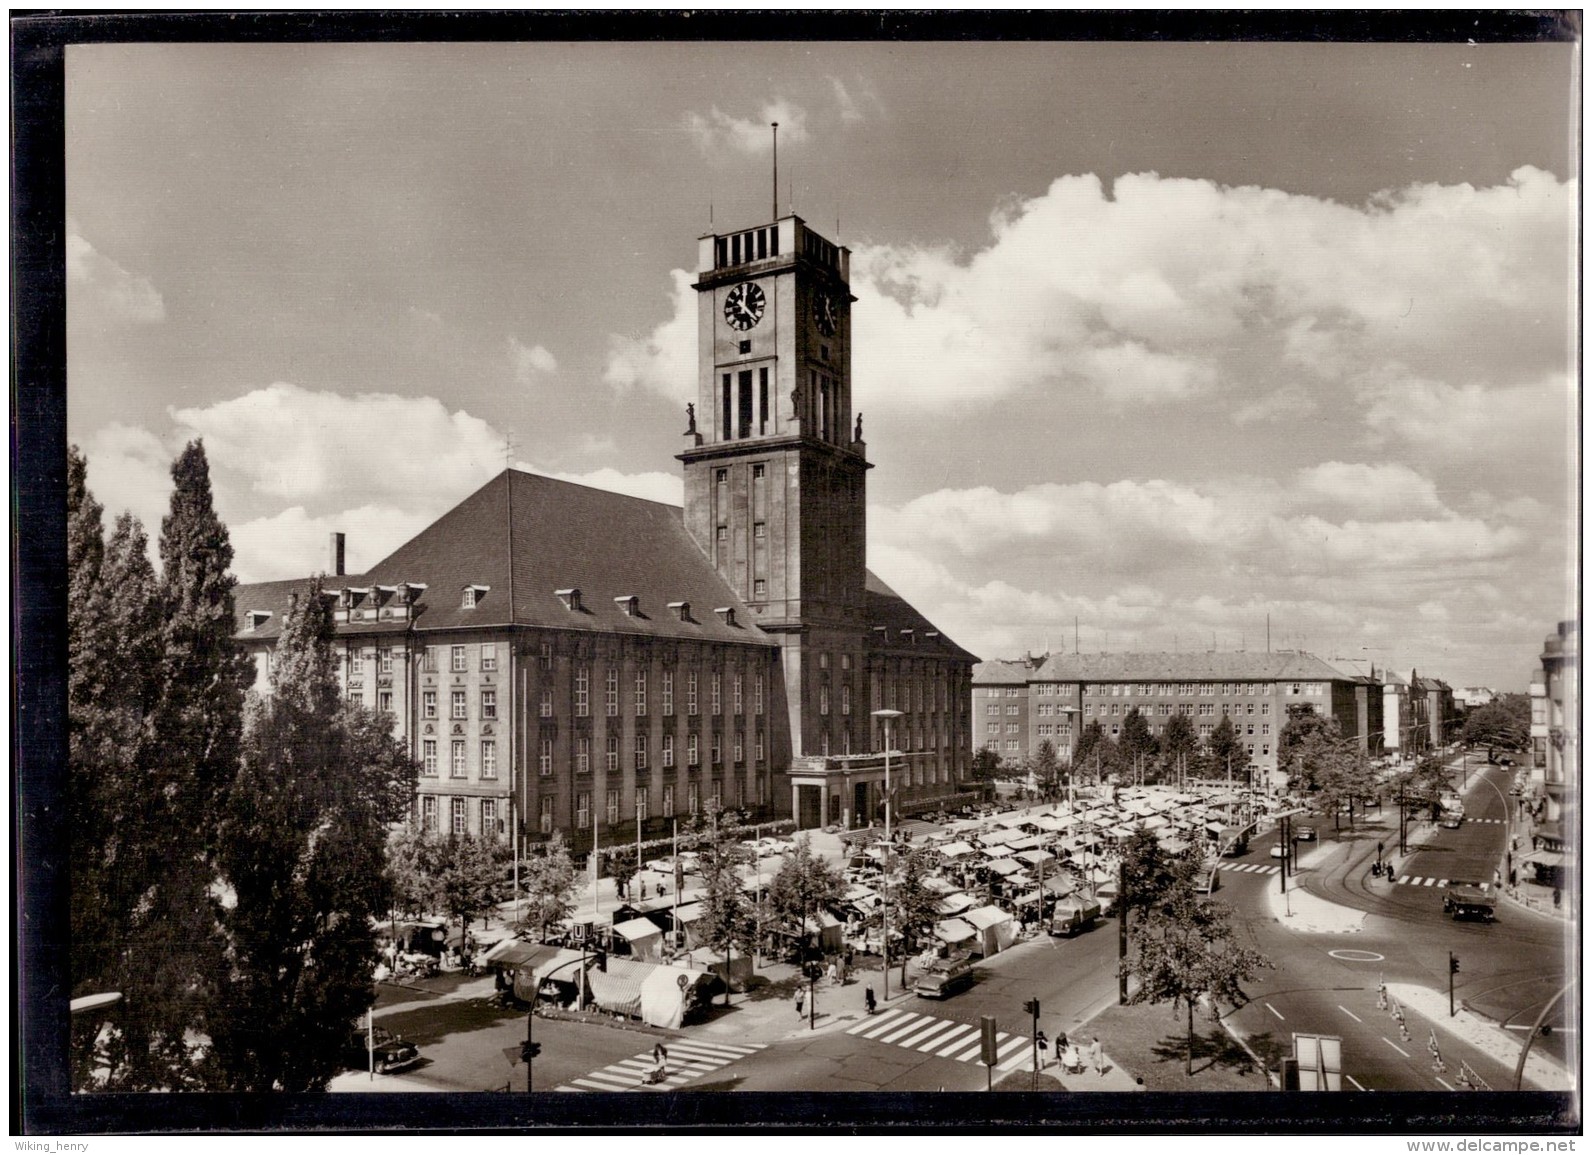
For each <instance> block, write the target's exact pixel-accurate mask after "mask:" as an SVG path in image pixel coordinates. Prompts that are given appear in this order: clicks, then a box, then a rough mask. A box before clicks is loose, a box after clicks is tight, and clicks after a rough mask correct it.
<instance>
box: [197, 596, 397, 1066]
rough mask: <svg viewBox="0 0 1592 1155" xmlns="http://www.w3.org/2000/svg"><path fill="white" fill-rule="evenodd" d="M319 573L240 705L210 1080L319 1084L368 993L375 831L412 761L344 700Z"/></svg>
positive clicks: (380, 845) (225, 845)
mask: <svg viewBox="0 0 1592 1155" xmlns="http://www.w3.org/2000/svg"><path fill="white" fill-rule="evenodd" d="M332 636H333V626H332V614H331V605H330V600H329V599H328V598H327V597H326V596H325V595H324V592H323V590H322V588H321V581H320V579H319V578H317V579H314V580H312V581H311V582H310V583H309V588H308V589H307V590H306V591H305V592H304V593H303V594H302V595H301V596H300V597H298V598H297V599H296V600H295V602H294V604H293V605H292V608H291V609H290V610H289V611H288V614H287V617H286V620H285V621H284V622H283V624H282V633H281V635H280V638H279V640H278V643H277V649H276V667H275V670H274V672H273V674H272V678H271V696H270V697H269V698H268V699H265V700H256V701H255V702H253V703H252V704H251V709H250V711H249V717H248V722H247V726H246V729H245V735H244V742H243V756H242V759H241V763H240V767H239V771H238V775H237V778H236V781H235V782H234V783H233V785H232V788H231V789H230V790H229V791H228V792H227V795H226V798H225V802H224V805H223V806H222V808H221V810H220V822H219V829H218V835H217V846H218V854H217V859H218V862H219V864H220V866H221V870H222V875H223V879H224V881H225V883H226V885H227V886H228V888H229V889H230V891H231V893H232V896H233V898H232V901H231V902H230V903H225V902H224V903H223V904H222V909H221V911H220V922H221V927H222V930H223V933H224V941H225V946H226V965H225V968H224V970H223V972H222V974H221V976H220V979H219V981H218V983H217V986H218V988H219V997H218V998H217V1000H216V1002H215V1004H214V1005H213V1006H212V1007H211V1013H210V1017H209V1028H210V1031H209V1033H210V1036H211V1040H212V1043H213V1053H212V1063H213V1071H214V1077H215V1078H216V1081H217V1082H218V1083H219V1084H220V1085H222V1086H224V1087H226V1088H228V1089H230V1090H235V1091H268V1090H284V1091H314V1090H324V1089H325V1086H326V1083H327V1082H328V1081H329V1080H330V1079H331V1077H332V1076H333V1075H334V1074H336V1072H337V1070H338V1069H339V1065H340V1054H341V1050H342V1046H343V1044H344V1042H345V1041H346V1039H347V1033H348V1029H349V1025H350V1024H351V1023H353V1022H354V1021H355V1019H356V1018H357V1017H358V1016H359V1015H361V1014H363V1013H364V1011H365V1010H366V1009H367V1008H368V1007H369V1006H370V1005H371V1003H372V1002H373V1001H374V999H375V992H374V989H373V984H372V972H373V969H374V967H375V964H376V961H377V951H376V942H375V932H374V930H373V926H372V920H373V918H374V917H375V916H377V915H380V914H384V913H385V912H386V911H387V910H388V909H389V908H390V900H391V893H392V890H391V882H390V879H389V878H388V876H387V873H386V869H385V867H386V855H385V850H386V846H385V843H386V834H387V829H388V826H389V825H390V824H392V823H395V822H398V821H401V820H402V819H403V818H404V817H405V815H406V813H407V811H408V807H409V801H410V798H411V797H412V795H413V791H414V786H415V782H416V779H417V776H418V775H417V767H416V766H415V764H414V762H413V760H412V759H410V758H409V756H408V754H407V752H406V751H405V749H404V747H403V744H402V743H401V742H400V741H399V740H398V739H396V738H394V737H393V736H392V733H391V729H390V720H388V719H385V718H384V717H382V716H381V715H379V714H375V713H373V712H371V711H368V710H366V709H365V708H364V707H362V706H359V705H355V704H352V703H347V702H344V701H343V700H342V697H341V695H340V693H339V687H338V680H337V659H336V657H335V656H334V654H333V652H332V645H331V642H332Z"/></svg>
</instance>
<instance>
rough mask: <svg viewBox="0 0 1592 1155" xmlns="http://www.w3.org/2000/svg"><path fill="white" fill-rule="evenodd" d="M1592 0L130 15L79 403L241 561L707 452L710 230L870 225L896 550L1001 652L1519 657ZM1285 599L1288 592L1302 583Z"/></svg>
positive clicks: (404, 532) (317, 562)
mask: <svg viewBox="0 0 1592 1155" xmlns="http://www.w3.org/2000/svg"><path fill="white" fill-rule="evenodd" d="M1574 53H1575V49H1574V48H1573V47H1572V46H1569V45H1462V44H1453V45H1352V44H1314V45H1309V44H1293V45H1288V44H1261V43H1255V44H1233V43H1228V44H1209V43H1197V44H1196V43H1184V44H1175V43H1173V44H1168V43H1140V44H1111V43H1088V44H1082V43H1079V44H1067V43H1044V44H1041V43H967V44H949V43H946V44H930V43H871V44H830V43H794V44H791V43H787V44H760V43H721V44H684V43H681V44H640V43H637V44H626V43H615V44H573V45H571V44H457V45H448V44H310V45H199V44H183V45H89V46H73V47H70V48H69V49H68V51H67V90H66V92H67V105H66V107H67V118H66V137H67V168H66V174H67V188H66V193H67V216H68V222H67V224H68V238H67V309H68V323H67V349H68V354H67V372H68V434H69V437H70V439H71V440H72V441H73V442H74V443H75V444H77V445H79V446H80V447H81V448H82V449H83V451H84V452H85V454H86V455H87V457H88V462H89V484H90V487H91V489H92V490H93V491H94V493H95V496H96V497H97V498H98V499H99V500H100V501H101V502H103V503H104V504H105V505H106V506H107V508H108V510H109V512H110V513H111V514H112V515H114V514H115V513H117V512H119V511H121V510H124V509H126V510H131V511H132V512H133V513H134V514H135V515H137V516H138V517H139V518H140V519H141V520H142V521H143V522H144V523H145V525H146V526H147V527H148V528H149V530H150V532H151V535H152V536H154V535H158V532H159V523H160V519H161V517H162V515H163V513H164V511H165V508H166V502H167V498H168V495H169V493H170V487H171V481H170V473H169V470H170V464H171V461H172V459H173V457H174V456H175V454H176V452H177V451H178V450H179V449H180V448H181V446H182V445H183V444H184V443H185V442H187V441H188V440H190V439H193V438H202V439H203V441H204V444H205V448H206V451H207V453H208V455H209V459H210V463H211V469H212V480H213V483H214V485H215V494H216V504H217V507H218V510H219V512H220V514H221V516H222V517H223V519H224V520H225V521H226V522H227V523H228V525H229V527H230V531H231V535H232V540H233V544H234V547H235V549H236V560H235V572H236V573H237V575H238V577H239V579H240V580H242V581H261V580H268V579H275V578H284V577H294V576H301V575H304V574H307V573H311V572H316V571H318V570H321V569H323V568H324V567H325V564H326V556H327V549H326V540H327V534H328V533H329V532H330V531H333V530H339V531H343V532H345V533H346V534H347V535H348V555H349V556H348V564H349V568H350V570H351V571H358V570H360V569H363V568H365V567H367V566H369V565H371V564H373V563H375V562H376V561H378V560H380V559H381V558H382V557H383V556H385V555H386V554H387V553H388V552H390V551H391V550H392V549H394V548H395V547H397V546H398V545H400V544H402V543H403V542H404V541H406V540H407V539H408V538H409V537H410V536H412V535H413V534H414V533H415V532H417V531H418V530H420V529H421V528H423V527H424V526H425V525H427V524H429V523H430V522H431V521H432V520H434V519H435V518H436V517H437V516H439V515H440V514H442V513H443V512H445V511H446V510H448V509H449V508H451V507H452V506H453V505H454V504H456V503H457V502H458V501H460V500H461V499H463V498H464V497H465V496H467V495H468V494H469V493H471V492H473V491H474V490H475V489H476V488H477V487H479V486H480V485H481V484H483V483H484V482H485V481H487V480H488V479H489V478H491V477H492V476H494V475H495V474H496V473H497V472H498V471H500V470H501V469H503V468H504V466H505V464H508V463H512V464H514V465H515V466H517V467H519V468H525V469H531V470H535V471H537V472H541V473H547V474H551V475H553V476H557V477H561V478H565V479H569V480H574V481H580V482H583V483H586V484H591V485H597V486H600V487H603V488H609V489H615V490H619V491H621V492H626V493H631V494H636V495H640V496H644V497H649V498H654V499H657V500H663V501H670V502H676V503H678V502H679V500H680V495H681V486H680V472H679V470H680V467H679V463H678V462H676V461H675V460H674V455H675V454H676V453H678V452H680V451H681V450H682V449H684V448H685V443H684V441H683V439H682V437H681V432H682V430H683V429H684V428H685V425H684V406H685V403H686V402H687V401H688V400H694V398H695V395H696V348H695V346H696V328H695V317H696V308H697V305H696V301H695V297H696V294H695V293H694V291H693V290H692V289H691V288H690V284H691V282H692V280H693V279H694V271H695V270H694V265H695V262H696V254H697V246H696V240H697V237H698V236H700V235H701V234H703V233H706V232H708V231H710V230H714V229H716V230H717V231H720V232H727V231H731V230H734V229H738V228H744V227H749V226H754V225H758V224H763V223H766V222H767V221H768V220H769V219H770V216H771V213H772V212H773V210H774V204H773V201H774V198H775V195H776V194H775V191H774V189H773V187H772V186H773V181H772V174H771V159H772V158H771V156H770V141H771V133H770V130H769V128H768V125H769V123H770V122H772V121H778V122H779V125H780V129H779V189H778V193H777V195H778V208H779V211H780V213H781V214H783V213H785V212H788V211H795V212H796V213H798V214H799V215H801V216H802V217H803V218H804V219H806V220H807V221H808V222H809V223H810V224H811V225H812V226H813V227H814V228H816V229H817V230H818V231H819V232H821V233H823V234H824V235H826V236H828V237H830V238H831V239H834V240H837V241H839V242H840V243H842V244H844V245H846V246H848V247H849V248H850V249H851V253H852V256H851V276H852V291H853V293H854V295H855V296H856V298H857V302H856V304H855V305H854V307H853V346H854V349H853V383H854V384H853V389H854V397H855V403H856V407H857V408H858V409H859V410H860V411H861V412H862V413H863V415H864V421H865V426H866V435H867V442H868V453H869V457H870V460H872V461H873V462H874V463H875V464H876V466H877V468H875V469H874V470H872V471H871V472H870V474H869V478H868V485H869V489H868V548H869V564H870V568H872V569H873V570H874V572H876V573H877V574H879V576H880V577H881V578H883V579H884V580H885V581H886V582H887V583H889V584H890V585H891V586H892V587H893V588H895V589H896V590H897V591H899V592H900V593H901V594H903V595H904V596H906V597H907V598H909V599H910V600H911V601H913V602H914V603H915V604H916V605H917V606H918V608H919V609H921V610H922V611H923V612H924V613H925V614H927V616H928V617H929V618H930V619H931V620H933V621H934V622H935V623H936V624H937V625H938V626H939V627H940V628H941V629H942V630H943V631H945V632H946V633H947V634H948V635H949V636H950V637H952V638H954V639H955V640H956V641H957V642H959V643H960V644H962V645H964V646H966V647H967V648H968V649H970V650H972V651H973V652H974V653H976V654H979V655H980V656H981V657H985V658H994V657H1015V656H1020V655H1022V654H1023V653H1025V652H1033V653H1036V654H1037V653H1040V652H1043V651H1044V650H1046V649H1047V648H1049V649H1050V650H1053V651H1055V650H1062V649H1067V648H1072V647H1074V646H1076V647H1077V648H1079V649H1082V650H1084V651H1100V650H1112V651H1124V650H1173V649H1190V650H1204V649H1210V648H1218V649H1238V648H1247V649H1250V650H1256V649H1263V648H1264V647H1265V646H1266V645H1267V642H1268V637H1269V641H1270V644H1271V646H1272V647H1273V648H1274V649H1280V648H1289V649H1305V650H1309V651H1311V652H1313V653H1316V654H1319V655H1321V656H1323V657H1328V658H1331V657H1340V658H1354V659H1360V660H1370V661H1372V662H1374V663H1376V664H1377V665H1378V666H1385V667H1390V668H1392V669H1395V670H1400V671H1403V672H1405V673H1406V674H1407V673H1408V672H1409V670H1410V669H1412V668H1414V669H1417V670H1419V671H1420V672H1421V673H1422V674H1425V675H1435V676H1438V677H1441V678H1444V679H1445V680H1447V681H1449V682H1450V683H1451V684H1453V685H1455V686H1456V687H1460V686H1471V685H1488V686H1492V687H1494V688H1497V689H1500V690H1524V689H1525V687H1526V685H1527V683H1528V681H1529V679H1530V676H1531V671H1532V669H1533V667H1534V666H1535V665H1536V662H1537V655H1538V654H1539V653H1540V651H1541V646H1542V640H1543V638H1544V636H1545V635H1547V634H1548V633H1549V632H1551V631H1552V629H1553V627H1554V624H1555V622H1557V621H1558V620H1560V619H1561V618H1566V617H1571V616H1574V612H1575V610H1574V606H1575V598H1576V586H1575V583H1576V581H1577V580H1578V565H1579V560H1578V556H1577V552H1576V551H1577V549H1578V544H1577V539H1576V536H1575V526H1576V524H1577V518H1578V508H1577V502H1578V496H1579V495H1578V489H1577V481H1576V469H1577V467H1578V464H1577V461H1576V458H1575V448H1576V433H1577V430H1578V428H1579V413H1578V410H1577V399H1576V396H1575V392H1574V388H1573V383H1574V381H1575V369H1576V359H1575V358H1576V351H1575V350H1576V346H1575V342H1576V337H1577V323H1578V319H1579V304H1578V300H1577V298H1576V296H1575V286H1576V283H1577V280H1576V276H1577V267H1578V266H1577V257H1576V248H1577V245H1578V243H1579V237H1578V226H1579V218H1578V200H1579V195H1580V194H1579V190H1578V188H1577V185H1576V180H1575V176H1576V167H1575V164H1576V161H1575V158H1576V157H1577V156H1578V147H1579V146H1578V143H1577V141H1576V139H1575V137H1574V135H1573V133H1574V125H1575V117H1574V115H1573V113H1574V112H1575V110H1576V109H1577V108H1578V106H1579V99H1580V97H1579V93H1578V92H1577V91H1575V89H1574V87H1573V73H1574V69H1575V67H1576V57H1575V55H1574ZM1268 619H1269V634H1268Z"/></svg>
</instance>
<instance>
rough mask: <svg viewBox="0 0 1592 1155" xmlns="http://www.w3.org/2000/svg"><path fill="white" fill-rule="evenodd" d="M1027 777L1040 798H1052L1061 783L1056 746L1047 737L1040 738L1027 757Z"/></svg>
mask: <svg viewBox="0 0 1592 1155" xmlns="http://www.w3.org/2000/svg"><path fill="white" fill-rule="evenodd" d="M1027 772H1028V777H1030V778H1032V779H1033V782H1034V786H1035V788H1036V789H1037V790H1038V791H1039V794H1040V797H1042V798H1046V799H1049V798H1054V797H1055V796H1056V791H1057V789H1058V787H1059V786H1060V784H1061V763H1060V762H1059V761H1058V760H1057V758H1056V747H1055V745H1054V744H1053V743H1052V742H1051V741H1050V739H1049V738H1041V739H1040V740H1039V745H1038V746H1037V747H1035V748H1034V752H1033V753H1032V754H1030V755H1029V757H1028V765H1027Z"/></svg>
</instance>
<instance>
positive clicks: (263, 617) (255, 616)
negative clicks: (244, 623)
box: [249, 610, 271, 633]
mask: <svg viewBox="0 0 1592 1155" xmlns="http://www.w3.org/2000/svg"><path fill="white" fill-rule="evenodd" d="M270 620H271V611H270V610H250V611H249V631H250V632H251V633H252V632H253V631H255V630H257V629H259V628H260V627H261V626H263V625H265V623H266V622H268V621H270Z"/></svg>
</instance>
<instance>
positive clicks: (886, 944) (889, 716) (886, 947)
mask: <svg viewBox="0 0 1592 1155" xmlns="http://www.w3.org/2000/svg"><path fill="white" fill-rule="evenodd" d="M873 716H874V717H875V718H878V719H880V720H881V721H882V722H884V883H885V886H884V903H883V904H882V906H881V908H880V909H881V910H882V911H883V918H882V921H883V935H882V939H883V941H882V945H881V947H880V949H881V951H882V952H883V954H884V997H885V1000H886V1001H889V998H890V868H891V867H892V866H893V865H895V850H894V847H893V844H892V843H891V841H890V746H891V725H890V724H891V723H892V722H894V721H895V720H896V719H897V718H899V717H901V711H900V710H875V711H874V712H873Z"/></svg>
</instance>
